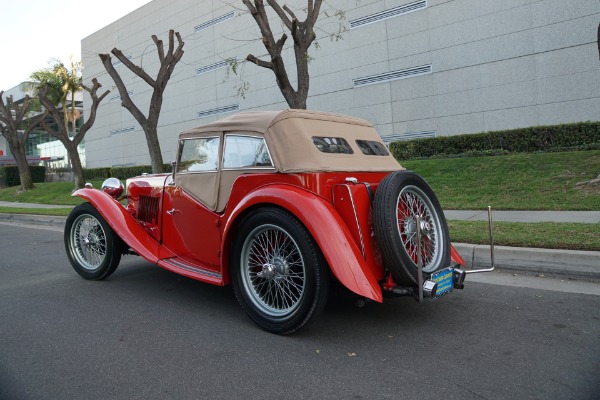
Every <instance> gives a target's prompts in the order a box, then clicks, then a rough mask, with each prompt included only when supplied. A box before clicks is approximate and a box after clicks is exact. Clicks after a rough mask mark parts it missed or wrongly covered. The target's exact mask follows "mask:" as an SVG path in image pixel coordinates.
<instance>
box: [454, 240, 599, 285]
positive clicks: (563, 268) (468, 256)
mask: <svg viewBox="0 0 600 400" xmlns="http://www.w3.org/2000/svg"><path fill="white" fill-rule="evenodd" d="M453 245H454V247H455V248H456V250H457V251H458V252H459V254H460V255H461V256H463V258H464V259H465V264H466V266H467V267H469V268H490V267H491V257H490V246H489V245H475V244H466V243H453ZM494 261H495V264H496V268H497V269H498V270H508V271H519V272H527V273H534V274H535V273H541V274H547V275H557V276H565V277H571V278H577V279H592V280H600V251H580V250H556V249H536V248H524V247H507V246H494Z"/></svg>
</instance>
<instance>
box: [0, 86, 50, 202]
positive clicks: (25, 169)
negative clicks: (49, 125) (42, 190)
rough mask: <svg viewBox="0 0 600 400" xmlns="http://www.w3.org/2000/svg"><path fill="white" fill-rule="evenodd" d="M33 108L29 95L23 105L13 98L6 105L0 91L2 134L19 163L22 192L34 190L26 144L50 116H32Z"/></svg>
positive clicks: (9, 98)
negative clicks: (34, 131) (32, 132)
mask: <svg viewBox="0 0 600 400" xmlns="http://www.w3.org/2000/svg"><path fill="white" fill-rule="evenodd" d="M33 108H34V100H33V99H32V98H31V97H29V95H25V98H24V99H23V102H22V103H21V104H17V103H15V102H14V101H13V97H12V96H9V97H7V98H6V103H5V102H4V91H0V134H2V136H3V137H4V138H5V139H6V142H7V143H8V147H9V148H10V152H11V153H12V154H13V156H14V157H15V160H16V162H17V168H18V170H19V178H20V179H21V188H20V190H21V191H26V190H31V189H33V179H32V178H31V171H30V170H29V163H28V162H27V156H26V153H25V143H27V139H28V138H29V134H30V133H31V131H32V130H33V129H34V128H35V127H37V126H39V124H40V122H41V121H42V120H43V119H44V118H45V117H46V115H47V114H48V113H47V111H44V112H40V113H38V114H37V115H33V116H31V114H32V113H34V111H33Z"/></svg>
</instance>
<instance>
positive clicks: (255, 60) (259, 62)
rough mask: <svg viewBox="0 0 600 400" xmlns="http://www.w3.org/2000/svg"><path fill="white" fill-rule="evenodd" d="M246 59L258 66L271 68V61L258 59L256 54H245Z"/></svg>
mask: <svg viewBox="0 0 600 400" xmlns="http://www.w3.org/2000/svg"><path fill="white" fill-rule="evenodd" d="M246 60H247V61H250V62H251V63H253V64H256V65H258V66H259V67H263V68H268V69H271V70H272V69H273V68H274V67H273V63H271V62H267V61H263V60H259V59H258V58H256V56H254V55H252V54H248V55H247V56H246Z"/></svg>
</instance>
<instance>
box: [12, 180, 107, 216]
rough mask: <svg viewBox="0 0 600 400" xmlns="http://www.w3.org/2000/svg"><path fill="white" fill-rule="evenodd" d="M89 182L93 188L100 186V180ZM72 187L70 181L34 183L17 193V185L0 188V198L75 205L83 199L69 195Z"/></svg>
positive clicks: (25, 201)
mask: <svg viewBox="0 0 600 400" xmlns="http://www.w3.org/2000/svg"><path fill="white" fill-rule="evenodd" d="M91 183H92V184H93V185H94V187H95V188H100V187H101V186H102V181H92V182H91ZM73 187H74V186H73V183H72V182H54V183H36V184H35V188H34V189H33V190H29V191H27V192H24V193H17V190H18V187H9V188H4V189H0V200H1V201H17V202H20V203H40V204H57V205H66V206H76V205H78V204H81V203H83V201H84V200H83V199H82V198H81V197H73V196H71V193H72V192H73ZM0 212H6V211H0Z"/></svg>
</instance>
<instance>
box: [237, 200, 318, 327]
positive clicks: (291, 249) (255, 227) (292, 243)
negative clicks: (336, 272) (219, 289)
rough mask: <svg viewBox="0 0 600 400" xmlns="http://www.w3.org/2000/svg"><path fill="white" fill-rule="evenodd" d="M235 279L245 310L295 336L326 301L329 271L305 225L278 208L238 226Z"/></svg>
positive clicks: (262, 323) (264, 324) (261, 323)
mask: <svg viewBox="0 0 600 400" xmlns="http://www.w3.org/2000/svg"><path fill="white" fill-rule="evenodd" d="M231 280H232V283H233V288H234V291H235V295H236V297H237V299H238V302H239V303H240V305H241V307H242V309H243V310H244V311H245V312H246V314H248V316H249V317H250V318H251V319H252V320H253V321H254V322H255V323H256V324H257V325H258V326H260V327H261V328H262V329H264V330H266V331H269V332H272V333H277V334H282V335H284V334H290V333H293V332H295V331H297V330H298V329H300V328H302V327H303V326H304V325H306V323H308V322H309V320H310V319H311V318H312V317H313V316H314V315H315V314H317V313H319V312H320V311H321V310H322V309H323V308H324V307H325V303H326V302H327V296H328V293H329V271H328V268H327V263H326V262H325V260H324V258H323V255H322V253H321V251H320V249H319V247H318V246H317V244H316V243H315V241H314V239H313V238H312V236H311V235H310V233H309V232H308V231H307V230H306V228H305V227H304V226H303V225H302V224H301V223H300V222H299V221H298V220H297V219H296V218H294V217H293V216H292V215H291V214H289V213H288V212H286V211H284V210H281V209H278V208H262V209H260V210H258V211H256V212H254V213H252V214H250V215H249V216H247V217H246V218H245V219H244V220H243V221H242V223H241V224H240V226H239V229H238V232H237V235H236V239H235V241H234V243H233V246H232V252H231Z"/></svg>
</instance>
